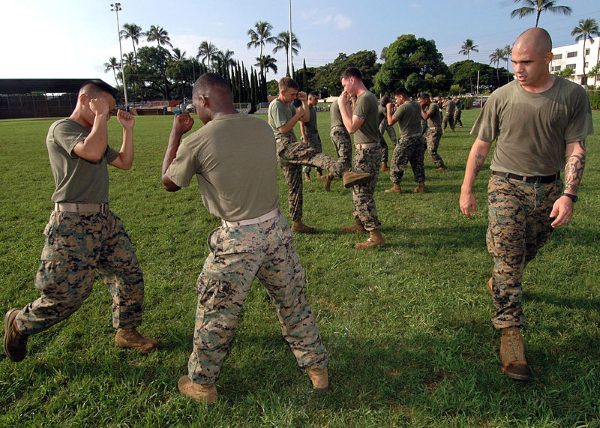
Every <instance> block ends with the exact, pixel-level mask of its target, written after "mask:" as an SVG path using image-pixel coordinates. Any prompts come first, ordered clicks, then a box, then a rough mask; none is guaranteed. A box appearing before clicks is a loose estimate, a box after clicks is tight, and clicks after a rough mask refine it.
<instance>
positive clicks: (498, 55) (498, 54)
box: [490, 48, 506, 85]
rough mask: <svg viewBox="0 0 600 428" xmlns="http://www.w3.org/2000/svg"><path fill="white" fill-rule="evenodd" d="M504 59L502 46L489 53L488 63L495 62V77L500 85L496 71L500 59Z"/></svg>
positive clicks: (498, 74)
mask: <svg viewBox="0 0 600 428" xmlns="http://www.w3.org/2000/svg"><path fill="white" fill-rule="evenodd" d="M505 59H506V58H505V57H504V48H501V49H495V50H494V52H492V53H491V54H490V64H496V79H497V80H498V85H500V73H499V72H498V68H500V61H503V60H505Z"/></svg>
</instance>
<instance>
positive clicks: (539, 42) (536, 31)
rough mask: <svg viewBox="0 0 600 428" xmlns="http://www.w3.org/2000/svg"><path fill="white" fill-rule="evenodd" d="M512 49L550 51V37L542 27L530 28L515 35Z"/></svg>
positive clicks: (543, 52)
mask: <svg viewBox="0 0 600 428" xmlns="http://www.w3.org/2000/svg"><path fill="white" fill-rule="evenodd" d="M513 49H526V50H530V51H531V50H533V51H536V52H538V53H541V54H546V53H548V52H551V51H552V38H551V37H550V34H549V33H548V32H547V31H546V30H544V29H543V28H530V29H528V30H525V31H524V32H522V33H521V35H520V36H519V37H517V40H516V41H515V44H514V46H513Z"/></svg>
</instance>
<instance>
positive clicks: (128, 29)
mask: <svg viewBox="0 0 600 428" xmlns="http://www.w3.org/2000/svg"><path fill="white" fill-rule="evenodd" d="M120 35H121V37H123V38H124V39H131V44H132V45H133V56H134V58H135V60H136V61H137V50H136V49H135V46H136V45H139V44H140V37H142V36H143V35H144V32H143V31H142V27H140V26H139V25H136V24H134V23H126V24H123V29H122V30H121V32H120Z"/></svg>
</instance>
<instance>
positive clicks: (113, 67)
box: [104, 56, 121, 85]
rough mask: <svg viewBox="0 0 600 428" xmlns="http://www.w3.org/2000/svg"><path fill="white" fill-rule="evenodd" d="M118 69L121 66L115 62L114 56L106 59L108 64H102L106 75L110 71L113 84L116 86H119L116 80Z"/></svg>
mask: <svg viewBox="0 0 600 428" xmlns="http://www.w3.org/2000/svg"><path fill="white" fill-rule="evenodd" d="M120 68H121V65H120V64H119V62H118V61H117V58H115V57H114V56H111V57H110V58H109V59H108V62H105V63H104V72H105V73H108V72H109V71H110V70H112V72H113V76H114V77H115V83H116V84H117V85H118V84H119V81H118V80H117V70H119V69H120Z"/></svg>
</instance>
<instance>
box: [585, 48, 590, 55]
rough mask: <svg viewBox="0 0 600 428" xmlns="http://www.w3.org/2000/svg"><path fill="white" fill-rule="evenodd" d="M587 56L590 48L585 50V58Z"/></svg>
mask: <svg viewBox="0 0 600 428" xmlns="http://www.w3.org/2000/svg"><path fill="white" fill-rule="evenodd" d="M589 54H590V48H587V49H586V50H585V56H588V55H589Z"/></svg>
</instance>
